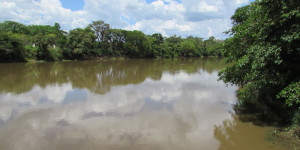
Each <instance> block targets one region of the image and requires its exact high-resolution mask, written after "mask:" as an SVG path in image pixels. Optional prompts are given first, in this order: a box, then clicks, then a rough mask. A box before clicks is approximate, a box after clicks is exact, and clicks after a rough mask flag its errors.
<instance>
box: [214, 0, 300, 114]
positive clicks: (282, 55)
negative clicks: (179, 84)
mask: <svg viewBox="0 0 300 150" xmlns="http://www.w3.org/2000/svg"><path fill="white" fill-rule="evenodd" d="M299 10H300V2H299V1H298V0H285V1H277V0H261V1H258V0H257V1H255V2H253V3H251V5H247V6H244V7H241V8H238V9H237V10H236V11H235V14H234V15H233V16H232V17H231V19H232V22H233V27H232V28H231V29H230V30H229V31H227V33H228V34H230V35H231V36H232V37H230V38H228V39H226V40H225V43H224V47H223V49H224V55H225V57H226V59H227V61H228V62H232V63H233V65H231V66H230V67H227V68H226V69H224V70H222V71H221V72H220V73H219V76H220V79H222V80H223V81H225V82H226V83H233V84H237V85H239V86H241V87H243V89H247V90H242V91H252V92H254V93H252V95H256V98H257V99H261V100H264V101H265V102H266V101H268V99H272V100H273V101H272V102H274V103H277V104H278V105H281V102H280V101H277V100H276V101H274V100H275V99H276V95H278V94H279V93H280V92H281V91H283V94H280V95H281V96H277V98H286V97H288V98H287V99H285V100H286V103H288V104H290V106H293V107H291V108H288V109H287V108H285V107H284V108H282V109H286V110H288V111H296V110H297V109H298V107H299V103H298V104H297V103H296V102H299V94H300V91H294V92H291V93H287V92H284V91H290V90H286V88H289V87H294V86H299V81H300V80H299V79H300V67H299V66H300V61H299V58H300V49H299V47H300V45H299V44H300V26H299V22H300V14H299ZM298 89H299V88H298ZM286 94H293V95H294V96H292V95H290V96H288V95H286ZM291 98H292V100H291ZM266 103H270V102H266ZM291 114H293V113H291ZM287 119H288V118H287Z"/></svg>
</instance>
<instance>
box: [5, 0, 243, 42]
mask: <svg viewBox="0 0 300 150" xmlns="http://www.w3.org/2000/svg"><path fill="white" fill-rule="evenodd" d="M247 3H249V0H226V1H225V0H181V1H179V0H154V1H152V2H146V0H101V1H99V0H85V5H84V6H83V9H82V10H78V11H72V10H70V9H67V8H64V7H63V5H62V4H61V2H60V1H59V0H39V1H36V0H2V1H1V2H0V21H5V20H13V21H18V22H22V23H25V24H49V25H53V24H54V23H55V22H58V23H60V24H61V27H62V28H63V29H64V30H70V29H74V28H77V27H80V28H83V27H86V26H87V25H88V24H89V23H91V22H92V21H93V20H104V21H105V22H107V23H109V24H110V25H111V26H112V27H113V28H121V29H127V30H141V31H143V32H145V33H146V34H153V33H156V32H160V33H162V34H163V35H164V36H171V35H179V36H183V37H186V36H189V35H193V36H201V37H204V38H208V36H211V35H213V36H216V37H218V38H225V37H226V36H225V35H223V34H222V32H223V31H225V30H227V29H228V28H230V26H231V24H230V16H231V15H232V14H233V13H234V10H235V9H236V8H238V7H240V6H242V5H245V4H247Z"/></svg>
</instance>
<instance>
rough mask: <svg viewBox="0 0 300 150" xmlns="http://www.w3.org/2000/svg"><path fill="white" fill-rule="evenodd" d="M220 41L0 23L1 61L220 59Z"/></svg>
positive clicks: (98, 26)
mask: <svg viewBox="0 0 300 150" xmlns="http://www.w3.org/2000/svg"><path fill="white" fill-rule="evenodd" d="M222 44H223V41H222V40H216V38H215V37H210V38H209V39H207V40H204V39H203V38H200V37H193V36H189V37H187V38H182V37H180V36H176V35H174V36H170V37H163V36H162V35H161V34H160V33H155V34H152V35H146V34H144V33H143V32H141V31H126V30H122V29H111V28H110V25H109V24H107V23H105V22H104V21H101V20H99V21H93V22H92V23H91V24H89V25H88V26H87V27H86V28H84V29H81V28H76V29H73V30H70V31H69V32H66V31H63V30H61V28H60V25H59V24H58V23H55V24H54V26H50V25H28V26H26V25H24V24H21V23H18V22H13V21H5V22H2V23H0V61H2V62H10V61H27V60H47V61H56V60H63V59H71V60H72V59H89V58H96V57H104V56H107V57H128V58H159V57H162V58H171V57H201V56H221V55H222V53H221V50H220V49H221V46H222Z"/></svg>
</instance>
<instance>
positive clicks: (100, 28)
mask: <svg viewBox="0 0 300 150" xmlns="http://www.w3.org/2000/svg"><path fill="white" fill-rule="evenodd" d="M89 27H90V28H91V29H92V31H94V33H95V35H96V36H97V40H98V41H99V42H103V41H104V38H105V34H106V33H107V31H108V30H109V24H107V23H105V22H104V21H102V20H98V21H93V22H92V23H91V24H89Z"/></svg>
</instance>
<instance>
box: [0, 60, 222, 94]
mask: <svg viewBox="0 0 300 150" xmlns="http://www.w3.org/2000/svg"><path fill="white" fill-rule="evenodd" d="M224 66H225V61H224V60H223V59H218V58H209V59H199V58H197V59H187V58H185V59H160V60H153V59H149V60H147V59H144V60H143V59H141V60H101V61H72V62H55V63H53V62H47V63H34V64H30V63H27V64H0V77H1V78H0V91H2V92H14V93H23V92H27V91H30V90H31V89H32V88H33V87H34V86H35V85H38V86H40V87H46V86H47V85H48V84H63V83H68V82H70V83H71V84H72V87H73V88H87V89H89V90H90V91H91V92H94V93H99V94H103V93H105V92H108V91H110V88H111V86H113V85H126V84H138V83H141V82H143V81H144V80H145V79H146V78H151V79H153V80H159V79H160V78H161V77H162V74H163V72H169V73H171V74H175V73H177V72H179V71H185V72H187V73H195V72H198V71H199V70H200V69H202V70H205V71H207V72H209V73H211V72H213V71H216V70H220V69H222V68H223V67H224Z"/></svg>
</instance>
